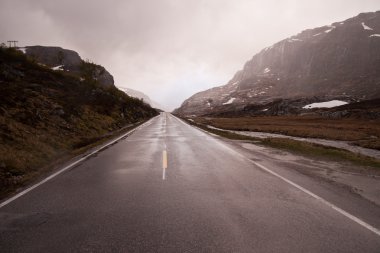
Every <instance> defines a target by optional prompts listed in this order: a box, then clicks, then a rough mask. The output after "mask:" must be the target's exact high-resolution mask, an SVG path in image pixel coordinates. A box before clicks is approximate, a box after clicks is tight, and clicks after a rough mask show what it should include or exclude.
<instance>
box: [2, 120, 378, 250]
mask: <svg viewBox="0 0 380 253" xmlns="http://www.w3.org/2000/svg"><path fill="white" fill-rule="evenodd" d="M245 155H246V154H244V153H242V152H240V151H239V150H238V149H235V147H234V146H233V145H230V144H229V143H225V142H223V141H221V140H220V139H219V138H215V137H213V136H211V135H208V134H206V133H204V132H202V131H200V130H198V129H196V128H194V127H191V126H189V125H187V124H185V123H184V122H182V121H180V120H179V119H177V118H175V117H174V116H172V115H170V114H168V113H163V114H161V116H159V117H156V118H154V119H153V120H151V121H150V122H149V123H148V124H147V125H146V126H144V127H142V128H141V129H139V130H138V131H136V132H134V133H133V134H132V135H131V136H129V137H128V138H126V139H123V140H121V141H119V142H118V143H116V144H115V145H112V146H110V147H109V148H107V149H105V150H104V151H102V152H100V153H98V154H97V155H94V156H93V157H91V158H90V159H88V160H86V161H84V162H82V163H80V164H79V165H77V166H76V167H74V168H72V169H70V170H67V171H65V172H64V173H62V174H60V175H59V176H57V177H55V178H53V179H52V180H50V181H48V182H46V183H44V184H42V185H41V186H39V187H37V188H35V189H34V190H32V191H30V192H29V193H27V194H25V195H23V196H21V197H20V198H18V199H16V200H15V201H13V202H11V203H9V204H8V205H6V206H4V207H2V208H1V209H0V251H1V252H380V236H379V235H377V234H376V233H374V232H373V231H370V230H369V229H367V228H366V227H365V226H362V225H360V224H358V223H357V222H355V221H353V220H352V219H349V218H347V217H346V216H344V215H342V214H341V213H340V212H337V211H336V210H335V209H333V208H331V206H328V205H327V204H326V203H324V202H323V201H320V200H318V199H316V198H314V197H312V196H310V195H308V194H306V193H305V192H304V191H302V190H300V189H298V188H296V187H294V186H292V185H291V184H289V183H287V182H285V181H284V180H281V179H280V178H278V177H276V176H274V175H273V174H271V173H268V172H267V171H265V170H263V169H262V168H260V167H259V166H257V165H255V164H253V163H252V162H251V161H250V160H249V159H248V158H247V157H245ZM249 158H250V159H255V157H253V158H252V157H249ZM260 159H261V158H260V157H256V161H260ZM260 164H261V163H260ZM263 164H265V161H263ZM265 166H266V167H270V166H271V164H270V163H268V164H266V165H265ZM284 166H285V165H284ZM273 169H275V171H277V172H278V173H280V172H281V171H278V170H281V168H273ZM283 175H284V174H283ZM285 176H287V175H285ZM289 177H292V175H291V174H289ZM294 180H299V181H300V183H302V182H306V181H304V179H302V177H300V178H294ZM305 180H306V179H305ZM297 183H298V182H297ZM308 186H310V188H311V189H312V190H313V192H314V193H315V192H316V191H318V187H319V186H318V185H316V186H313V185H312V184H311V183H310V184H309V183H307V182H306V183H305V185H303V187H305V188H307V189H309V188H308ZM309 190H310V189H309ZM317 193H318V192H317ZM318 194H319V193H318ZM321 194H322V195H323V194H324V195H326V196H330V195H331V196H337V197H336V198H337V199H339V198H342V199H343V198H344V196H340V193H339V192H338V193H337V192H335V193H332V192H329V190H325V191H324V192H323V191H322V190H321ZM334 194H335V195H334ZM324 198H325V199H326V197H324ZM332 199H334V197H332ZM329 201H330V200H329ZM331 201H332V200H331ZM334 203H335V202H334ZM337 203H338V204H337V205H338V206H342V208H343V207H344V209H345V210H347V209H350V207H352V212H354V213H353V214H354V215H356V214H358V215H359V216H360V215H361V217H360V218H361V219H363V220H366V221H368V222H369V223H370V224H372V225H373V226H374V227H376V226H377V225H378V224H379V223H380V213H378V212H377V211H378V210H379V209H378V208H377V207H376V206H372V207H370V208H366V207H363V206H362V205H361V204H360V203H359V202H358V203H359V204H357V206H355V205H354V204H352V202H351V201H342V202H341V203H340V202H339V201H337ZM346 207H347V208H346ZM361 208H362V209H363V210H361ZM348 211H350V213H351V210H348ZM355 212H357V213H355ZM355 217H356V216H355Z"/></svg>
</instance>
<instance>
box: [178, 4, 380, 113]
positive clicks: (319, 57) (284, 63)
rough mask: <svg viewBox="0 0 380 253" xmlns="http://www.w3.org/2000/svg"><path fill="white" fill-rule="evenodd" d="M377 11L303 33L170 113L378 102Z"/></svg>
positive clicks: (379, 34) (379, 19)
mask: <svg viewBox="0 0 380 253" xmlns="http://www.w3.org/2000/svg"><path fill="white" fill-rule="evenodd" d="M379 69H380V12H379V11H378V12H371V13H362V14H360V15H358V16H356V17H354V18H350V19H348V20H345V21H344V22H337V23H333V24H331V25H327V26H323V27H318V28H315V29H309V30H305V31H303V32H301V33H299V34H297V35H295V36H292V37H290V38H287V39H284V40H282V41H280V42H278V43H276V44H274V45H272V46H270V47H267V48H265V49H263V50H262V51H260V52H259V53H258V54H256V55H255V56H253V58H252V59H251V60H250V61H248V62H247V63H246V64H245V65H244V68H243V69H242V70H240V71H238V72H237V73H236V74H235V76H234V77H233V78H232V79H231V80H230V81H229V82H228V83H227V84H226V85H224V86H220V87H215V88H212V89H209V90H206V91H202V92H199V93H197V94H195V95H193V96H192V97H190V98H189V99H187V100H186V101H184V102H183V104H182V105H181V107H180V108H178V109H176V110H175V113H178V114H182V115H193V114H194V115H204V114H212V113H218V112H222V111H226V110H227V111H228V110H229V111H231V110H232V111H233V110H235V111H236V110H237V111H238V110H241V109H243V108H245V107H246V106H248V105H260V104H266V103H270V102H272V101H275V100H278V99H296V98H312V97H313V98H316V99H317V100H319V101H323V99H325V98H326V97H328V98H329V99H331V98H334V97H342V96H344V97H347V98H348V99H354V100H365V99H373V98H377V97H380V71H379Z"/></svg>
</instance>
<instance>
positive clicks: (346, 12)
mask: <svg viewBox="0 0 380 253" xmlns="http://www.w3.org/2000/svg"><path fill="white" fill-rule="evenodd" d="M376 10H380V1H379V0H329V1H327V0H325V1H323V0H317V1H305V0H282V1H281V0H277V1H276V0H261V1H256V0H234V1H232V0H150V1H148V0H108V1H95V0H81V1H78V0H75V1H74V0H60V1H55V0H0V41H6V40H9V39H15V40H19V41H20V45H46V46H61V47H64V48H69V49H73V50H75V51H77V52H78V53H79V54H80V55H81V56H82V57H83V58H85V59H86V58H87V59H90V60H92V61H94V62H96V63H98V64H101V65H103V66H105V67H106V68H107V69H108V70H109V71H110V72H111V74H113V76H114V78H115V82H116V85H117V86H119V87H130V88H133V89H137V90H140V91H142V92H144V93H146V94H147V95H149V96H150V97H151V98H152V99H154V100H156V101H157V102H159V103H161V104H162V105H164V106H166V107H167V108H169V109H173V108H175V107H177V106H179V105H180V103H182V102H183V100H184V99H186V98H187V97H189V96H190V95H192V94H194V93H195V92H197V91H200V90H204V89H207V88H210V87H213V86H217V85H222V84H225V83H226V82H227V81H228V80H229V79H230V78H232V76H233V74H234V73H235V72H236V71H237V70H239V69H241V68H242V66H243V64H244V63H245V62H246V61H247V60H249V59H250V58H251V57H252V56H253V55H254V54H255V53H257V52H259V51H260V50H261V49H262V48H264V47H266V46H269V45H271V44H273V43H275V42H277V41H279V40H281V39H284V38H286V37H289V36H291V35H295V34H297V33H298V32H300V31H302V30H304V29H307V28H314V27H317V26H322V25H326V24H331V23H332V22H335V21H341V20H344V19H346V18H349V17H352V16H355V15H357V14H358V13H360V12H368V11H376Z"/></svg>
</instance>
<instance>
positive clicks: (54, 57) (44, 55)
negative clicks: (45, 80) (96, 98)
mask: <svg viewBox="0 0 380 253" xmlns="http://www.w3.org/2000/svg"><path fill="white" fill-rule="evenodd" d="M22 50H23V51H24V52H25V54H26V56H28V57H29V58H31V59H33V60H34V61H36V62H38V63H40V64H43V65H46V66H47V67H50V68H52V69H54V70H57V71H66V72H71V73H75V74H77V75H79V76H80V77H82V78H91V79H93V80H95V81H97V82H98V83H99V84H100V85H102V86H103V87H106V88H109V87H114V79H113V76H112V75H111V74H110V73H109V72H108V71H107V70H106V69H105V68H104V67H103V66H100V65H96V64H94V63H90V62H86V61H84V60H82V58H81V57H80V56H79V54H78V53H77V52H75V51H73V50H69V49H64V48H61V47H46V46H28V47H25V48H23V49H22Z"/></svg>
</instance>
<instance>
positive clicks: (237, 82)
mask: <svg viewBox="0 0 380 253" xmlns="http://www.w3.org/2000/svg"><path fill="white" fill-rule="evenodd" d="M238 83H239V81H237V82H234V83H233V84H231V85H232V86H235V85H236V84H238Z"/></svg>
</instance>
